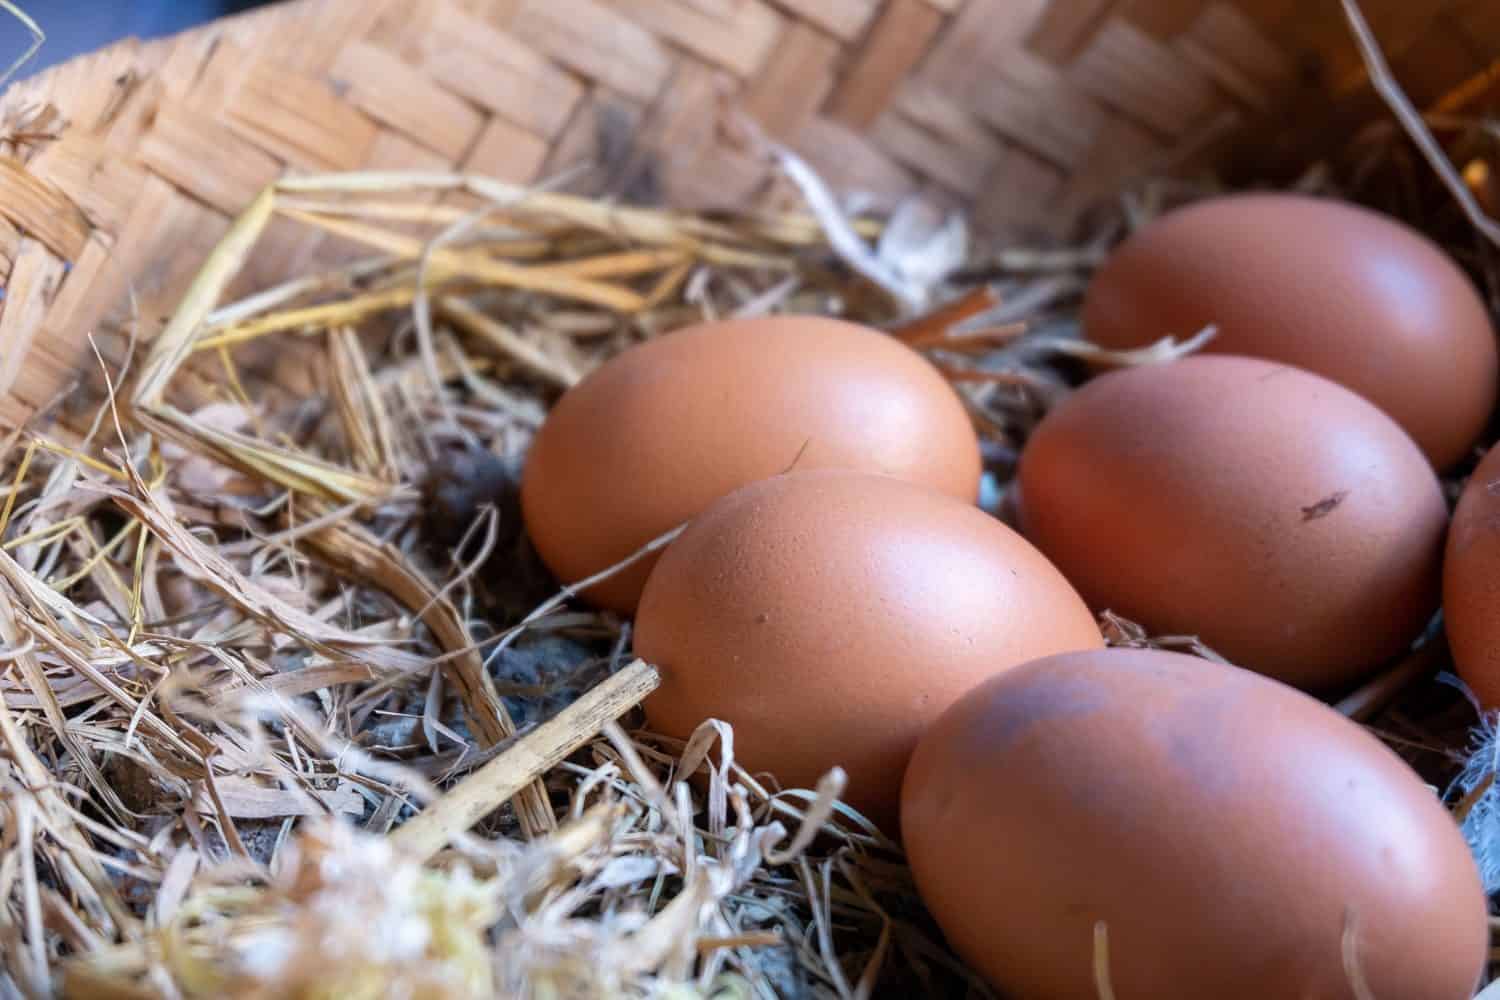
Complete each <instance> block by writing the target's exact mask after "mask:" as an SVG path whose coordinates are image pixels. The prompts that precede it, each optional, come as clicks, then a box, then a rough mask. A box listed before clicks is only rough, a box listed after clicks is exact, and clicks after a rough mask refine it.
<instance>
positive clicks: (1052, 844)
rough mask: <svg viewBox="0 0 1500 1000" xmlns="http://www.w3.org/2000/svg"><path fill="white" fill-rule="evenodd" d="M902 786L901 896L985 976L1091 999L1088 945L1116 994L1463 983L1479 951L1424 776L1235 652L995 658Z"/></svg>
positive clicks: (1059, 997) (1421, 988) (1057, 997)
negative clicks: (904, 891) (987, 676)
mask: <svg viewBox="0 0 1500 1000" xmlns="http://www.w3.org/2000/svg"><path fill="white" fill-rule="evenodd" d="M901 806H902V816H901V829H902V834H903V838H904V841H905V846H906V850H907V854H908V856H909V858H910V861H911V866H912V872H913V874H914V876H915V878H916V882H917V888H918V889H919V890H920V892H921V894H922V897H923V899H924V900H925V901H926V902H927V904H928V906H929V908H930V909H931V910H932V913H933V915H934V916H935V917H936V918H937V920H938V923H939V924H940V925H941V926H942V929H943V931H944V933H945V935H946V936H947V938H948V940H949V942H950V943H951V944H952V945H953V947H954V948H955V949H956V950H957V951H958V953H959V954H960V955H961V956H963V957H964V958H965V959H966V960H967V961H968V962H969V963H970V964H971V965H972V966H973V967H974V968H975V969H977V970H978V971H979V972H980V973H981V974H983V975H984V976H985V978H987V979H988V980H989V981H990V982H991V983H992V984H993V985H994V986H995V987H996V988H997V989H999V990H1002V991H1004V995H1006V996H1014V997H1026V998H1028V1000H1094V998H1096V997H1098V996H1099V995H1100V993H1099V992H1098V990H1097V986H1096V979H1095V971H1094V970H1095V965H1096V961H1097V959H1098V956H1099V955H1100V953H1101V951H1105V952H1106V953H1107V965H1108V972H1109V980H1110V983H1111V985H1112V986H1113V989H1114V995H1115V996H1117V997H1120V998H1121V1000H1135V998H1142V1000H1144V998H1148V997H1151V998H1158V997H1160V998H1165V997H1193V998H1199V997H1205V998H1206V997H1213V998H1215V1000H1266V998H1269V997H1287V998H1292V997H1299V998H1320V1000H1335V998H1337V1000H1346V998H1347V1000H1355V998H1356V997H1357V996H1361V995H1362V996H1367V997H1390V998H1393V1000H1394V998H1396V997H1400V998H1402V1000H1468V998H1469V997H1471V996H1472V995H1473V989H1474V986H1475V984H1476V983H1477V981H1478V978H1479V975H1480V972H1481V970H1482V969H1483V968H1484V965H1485V961H1486V958H1487V952H1488V945H1489V929H1488V922H1487V907H1486V901H1485V897H1484V893H1483V891H1482V889H1481V887H1480V883H1479V873H1478V871H1477V869H1476V867H1475V865H1474V861H1473V859H1472V858H1471V856H1470V854H1469V850H1468V846H1467V845H1466V844H1465V842H1464V839H1463V837H1462V836H1461V835H1460V834H1459V832H1458V828H1457V826H1456V824H1455V823H1454V822H1453V819H1452V818H1451V816H1450V815H1449V814H1448V812H1447V810H1445V809H1444V808H1443V806H1442V804H1441V803H1440V802H1439V801H1438V799H1437V797H1436V796H1435V795H1434V794H1433V793H1432V792H1431V791H1430V790H1429V789H1428V788H1427V787H1426V786H1425V785H1424V784H1423V783H1422V781H1421V780H1420V779H1419V778H1418V777H1417V775H1416V774H1415V773H1414V772H1413V771H1412V770H1411V769H1410V768H1408V767H1407V766H1406V764H1405V763H1404V762H1402V761H1401V759H1400V758H1398V757H1397V756H1396V755H1395V754H1393V753H1392V752H1391V751H1389V750H1388V749H1386V747H1385V746H1384V745H1383V744H1381V743H1380V741H1378V740H1377V739H1375V738H1374V737H1373V736H1371V735H1370V734H1369V733H1367V732H1366V731H1365V730H1364V729H1362V728H1361V727H1359V726H1358V725H1356V724H1354V723H1352V722H1350V721H1349V720H1347V719H1345V718H1344V717H1343V716H1341V715H1339V714H1338V713H1337V712H1335V711H1333V710H1332V709H1330V708H1328V707H1326V706H1325V705H1323V704H1321V703H1319V702H1317V701H1315V700H1313V699H1312V698H1309V697H1307V696H1306V695H1303V694H1301V693H1300V692H1297V691H1295V690H1293V689H1292V688H1289V687H1287V686H1285V685H1283V684H1279V683H1277V682H1275V681H1272V680H1269V679H1267V678H1264V677H1259V676H1257V675H1255V674H1252V673H1250V672H1248V671H1244V670H1239V669H1236V668H1234V667H1226V666H1221V665H1219V664H1216V663H1211V662H1208V661H1205V660H1198V659H1194V658H1192V657H1188V656H1183V655H1181V654H1177V653H1165V652H1159V651H1155V650H1126V649H1111V650H1102V651H1101V650H1096V651H1091V652H1081V653H1067V654H1062V655H1059V656H1052V657H1048V658H1046V659H1043V660H1039V661H1037V662H1034V663H1029V664H1025V665H1022V666H1017V667H1014V668H1012V669H1009V670H1006V671H1004V672H1002V673H1000V674H999V675H998V676H996V677H994V678H992V679H991V680H989V681H986V682H985V683H984V684H982V685H980V686H979V687H977V688H975V689H974V690H972V691H970V692H969V693H968V694H967V695H965V696H964V697H963V698H962V699H960V700H959V701H958V702H957V703H956V704H955V705H954V706H953V707H952V708H950V709H949V710H948V711H947V712H945V713H944V714H943V715H942V716H941V717H940V718H939V719H938V720H937V721H936V722H935V723H934V724H933V725H932V726H931V727H930V728H929V730H928V732H927V734H926V735H925V736H924V737H923V739H922V741H921V743H920V745H919V746H918V748H917V750H916V752H915V754H914V755H913V757H912V759H911V765H910V767H909V768H908V769H907V773H906V781H905V785H904V788H903V793H902V802H901ZM1101 942H1102V944H1101ZM1356 975H1357V976H1358V977H1359V978H1360V979H1361V980H1362V981H1363V982H1364V984H1365V986H1366V988H1367V992H1365V993H1363V994H1358V993H1356V991H1355V989H1354V987H1353V986H1351V977H1352V976H1356Z"/></svg>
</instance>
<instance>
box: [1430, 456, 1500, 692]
mask: <svg viewBox="0 0 1500 1000" xmlns="http://www.w3.org/2000/svg"><path fill="white" fill-rule="evenodd" d="M1443 619H1444V626H1445V627H1446V629H1447V631H1448V646H1449V648H1450V649H1451V650H1452V651H1453V662H1454V666H1455V667H1456V668H1457V669H1458V675H1459V676H1460V677H1461V678H1463V680H1464V682H1465V683H1466V684H1468V685H1469V687H1470V689H1471V690H1472V691H1473V692H1474V694H1475V696H1476V697H1478V698H1479V700H1480V701H1481V702H1483V703H1484V705H1485V706H1486V707H1488V708H1500V448H1493V449H1491V450H1490V452H1489V454H1487V455H1485V457H1484V461H1482V462H1480V463H1479V467H1478V468H1477V469H1475V470H1474V473H1473V475H1471V476H1470V477H1469V481H1468V483H1467V484H1466V485H1465V486H1464V491H1463V494H1462V495H1461V496H1460V497H1459V499H1458V507H1457V508H1456V509H1455V510H1454V512H1453V525H1452V527H1451V528H1449V530H1448V550H1447V558H1446V559H1445V560H1444V561H1443Z"/></svg>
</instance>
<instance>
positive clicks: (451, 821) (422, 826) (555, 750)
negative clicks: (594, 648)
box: [390, 659, 661, 861]
mask: <svg viewBox="0 0 1500 1000" xmlns="http://www.w3.org/2000/svg"><path fill="white" fill-rule="evenodd" d="M660 683H661V675H660V674H658V673H657V670H656V668H655V667H653V666H652V665H651V664H649V663H647V662H646V661H644V660H639V659H638V660H633V661H631V662H630V663H629V664H627V665H626V666H625V667H624V668H623V669H622V670H621V671H620V672H619V673H617V674H615V675H613V676H612V677H609V678H607V679H606V680H604V681H603V682H601V683H600V684H598V685H596V686H595V687H593V688H591V689H590V690H588V691H587V692H585V693H584V695H583V696H582V697H581V698H579V699H578V700H577V701H575V702H574V703H573V704H571V705H569V706H568V707H567V708H565V709H563V710H562V711H561V712H559V713H557V714H556V715H555V716H553V717H552V718H550V719H548V720H547V721H546V722H544V723H542V724H541V725H539V726H537V727H536V728H535V729H533V730H532V731H531V732H529V733H527V734H526V735H524V736H522V737H520V738H519V739H518V740H516V742H515V743H513V744H512V745H511V746H510V747H509V748H508V749H506V750H505V751H504V752H503V753H501V754H500V755H499V756H498V757H496V758H495V759H494V760H492V761H490V762H489V763H488V764H485V765H484V766H483V767H481V768H480V769H479V770H477V771H475V772H474V773H473V774H471V775H469V776H468V777H467V778H464V779H463V780H462V781H460V782H459V783H458V784H456V785H454V786H453V787H452V788H451V789H449V790H448V792H447V793H446V794H444V795H443V797H442V798H440V799H438V800H437V801H436V802H433V803H432V804H431V805H430V806H428V807H427V808H426V809H424V810H423V811H422V812H420V813H418V814H417V815H416V816H415V817H413V818H412V819H410V820H408V821H407V822H406V824H405V825H403V826H401V827H399V828H398V829H396V830H395V831H394V832H392V833H391V834H390V839H391V843H392V844H393V845H394V846H395V847H396V848H397V849H398V850H400V851H402V852H403V853H406V854H408V855H411V856H413V857H416V858H418V859H420V860H423V861H425V860H427V859H428V858H431V857H432V856H433V855H435V854H436V853H437V852H438V851H441V850H442V849H443V848H444V847H445V846H447V845H448V843H449V842H450V841H451V840H453V838H454V837H456V836H458V835H459V834H461V833H463V832H464V831H466V830H468V829H469V828H470V827H472V826H473V825H474V824H475V823H478V822H479V821H480V820H481V819H483V818H484V817H485V816H487V815H488V814H489V813H491V812H493V811H494V810H496V809H498V808H499V807H500V806H501V805H502V804H504V803H505V802H508V801H509V800H510V799H511V798H512V797H513V796H515V795H516V794H517V793H518V792H520V790H521V789H523V788H525V787H526V786H527V785H529V784H530V783H531V782H532V781H534V780H536V779H538V778H540V777H541V776H542V775H544V774H545V773H546V772H547V771H549V770H551V769H552V768H553V767H555V766H556V765H557V764H559V763H561V761H562V760H563V758H565V757H567V756H568V754H570V753H572V752H573V751H574V750H577V749H578V748H579V747H581V746H583V744H585V743H587V742H588V741H589V740H591V739H593V738H594V737H595V736H597V735H599V732H600V730H602V729H603V728H604V726H605V724H606V723H609V722H613V721H614V720H616V719H618V718H619V717H620V716H622V715H624V714H625V713H626V712H628V711H630V710H631V709H632V708H634V707H635V706H636V705H639V704H640V703H641V702H642V701H643V700H644V699H645V697H646V696H647V695H648V694H650V693H651V692H652V691H654V690H656V687H657V685H658V684H660Z"/></svg>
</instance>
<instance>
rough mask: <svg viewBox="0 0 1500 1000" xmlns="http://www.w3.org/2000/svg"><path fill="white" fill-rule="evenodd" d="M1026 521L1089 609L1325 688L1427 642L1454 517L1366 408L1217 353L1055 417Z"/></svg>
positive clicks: (1028, 487) (1391, 432) (1124, 376)
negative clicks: (1191, 638) (1189, 638)
mask: <svg viewBox="0 0 1500 1000" xmlns="http://www.w3.org/2000/svg"><path fill="white" fill-rule="evenodd" d="M1020 517H1021V523H1022V526H1023V530H1024V531H1025V533H1026V536H1027V537H1028V538H1030V539H1031V540H1032V541H1033V542H1034V543H1035V544H1036V546H1037V547H1038V548H1039V549H1041V550H1042V552H1043V553H1045V554H1046V555H1047V557H1048V558H1050V559H1051V560H1052V561H1053V562H1054V563H1056V564H1057V566H1058V568H1059V569H1061V570H1062V571H1063V573H1064V574H1065V575H1066V576H1067V577H1068V579H1069V580H1071V581H1072V582H1073V585H1074V586H1076V587H1077V588H1078V590H1079V592H1080V593H1082V594H1083V596H1084V598H1085V599H1086V600H1087V601H1088V602H1089V603H1090V605H1091V606H1092V607H1094V608H1095V609H1096V610H1103V609H1106V608H1108V609H1111V610H1113V611H1116V612H1119V613H1120V614H1123V615H1125V616H1126V617H1127V618H1131V619H1134V620H1135V621H1138V622H1140V623H1141V624H1142V625H1144V626H1146V627H1147V628H1148V629H1150V630H1151V631H1153V632H1156V633H1158V634H1162V633H1172V634H1196V635H1200V636H1202V638H1203V639H1204V641H1205V642H1207V643H1208V644H1209V645H1210V646H1212V647H1213V648H1214V649H1216V650H1218V651H1219V652H1220V653H1222V654H1223V655H1224V656H1226V657H1228V658H1229V659H1230V660H1232V661H1234V662H1235V663H1237V664H1239V665H1240V666H1243V667H1248V668H1250V669H1253V670H1258V671H1260V672H1262V673H1266V674H1270V675H1271V676H1273V677H1277V678H1279V679H1281V680H1284V681H1287V682H1289V683H1293V684H1296V685H1297V686H1299V687H1307V688H1314V689H1320V690H1321V689H1328V688H1332V687H1335V686H1337V685H1339V684H1342V683H1345V682H1348V681H1351V680H1353V679H1356V678H1358V677H1359V676H1360V675H1361V674H1362V673H1364V672H1366V671H1368V670H1371V669H1373V668H1375V667H1377V666H1379V665H1380V664H1381V663H1382V662H1383V661H1385V660H1387V659H1389V658H1391V657H1393V656H1396V655H1398V654H1400V653H1401V652H1403V651H1404V650H1405V649H1406V648H1407V646H1408V644H1409V643H1410V642H1411V641H1412V640H1413V639H1414V638H1416V636H1417V635H1418V634H1419V633H1420V632H1421V630H1422V628H1423V626H1424V625H1425V624H1426V623H1427V621H1428V619H1429V618H1430V617H1431V615H1432V613H1433V612H1434V611H1435V610H1436V608H1437V601H1438V593H1439V589H1440V579H1441V559H1442V547H1443V535H1444V531H1445V529H1446V522H1447V511H1446V508H1445V506H1444V503H1443V497H1442V492H1441V490H1440V488H1439V486H1438V482H1437V478H1436V476H1435V475H1434V474H1433V472H1432V468H1431V466H1429V465H1428V464H1427V462H1426V461H1425V460H1424V459H1423V457H1422V454H1421V452H1419V451H1418V450H1417V448H1416V446H1415V445H1414V444H1413V443H1412V441H1411V439H1410V438H1409V437H1407V436H1406V434H1405V433H1403V432H1402V430H1401V428H1399V427H1398V426H1396V424H1395V423H1394V422H1392V421H1391V419H1390V418H1389V417H1387V416H1386V415H1385V414H1383V413H1381V412H1380V411H1379V410H1378V409H1376V408H1375V407H1374V406H1373V405H1372V404H1370V403H1368V402H1366V401H1365V400H1364V399H1362V398H1360V397H1359V396H1356V395H1355V394H1354V393H1352V392H1350V391H1349V390H1348V389H1345V388H1343V387H1342V386H1339V385H1336V384H1335V383H1333V382H1330V381H1328V380H1327V379H1325V378H1321V377H1319V376H1317V375H1312V374H1309V373H1307V372H1304V371H1301V370H1299V369H1296V368H1292V367H1289V366H1287V365H1278V364H1274V363H1272V362H1268V361H1260V360H1254V359H1250V358H1236V357H1228V356H1224V355H1215V356H1203V357H1195V358H1189V359H1187V360H1184V361H1179V362H1176V363H1173V364H1166V365H1156V366H1147V367H1142V368H1135V369H1132V370H1128V371H1121V372H1115V373H1113V374H1109V375H1105V376H1103V377H1101V378H1097V379H1095V380H1094V381H1092V382H1090V383H1088V384H1087V385H1085V386H1084V387H1083V388H1082V389H1081V390H1079V391H1078V392H1077V393H1075V394H1074V395H1073V396H1072V397H1070V398H1069V399H1067V400H1066V401H1064V402H1063V403H1062V404H1061V405H1060V406H1058V407H1057V408H1056V409H1055V410H1053V411H1052V412H1051V413H1050V414H1048V416H1047V417H1046V419H1045V420H1043V421H1042V423H1041V424H1040V425H1039V426H1038V428H1037V430H1036V432H1035V433H1034V434H1033V435H1032V437H1031V440H1030V441H1029V442H1028V443H1027V446H1026V450H1025V452H1024V454H1023V455H1022V457H1021V465H1020Z"/></svg>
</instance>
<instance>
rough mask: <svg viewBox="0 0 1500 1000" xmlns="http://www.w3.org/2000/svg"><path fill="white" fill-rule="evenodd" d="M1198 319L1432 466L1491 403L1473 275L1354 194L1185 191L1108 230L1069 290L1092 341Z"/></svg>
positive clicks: (1463, 445) (1491, 381)
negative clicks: (1099, 255) (1137, 224)
mask: <svg viewBox="0 0 1500 1000" xmlns="http://www.w3.org/2000/svg"><path fill="white" fill-rule="evenodd" d="M1209 323H1213V324H1216V325H1217V327H1218V334H1217V336H1216V337H1215V338H1214V339H1213V340H1212V341H1211V342H1210V343H1209V345H1208V350H1210V351H1214V352H1222V353H1225V354H1243V355H1249V356H1252V357H1261V358H1266V359H1268V360H1272V361H1281V362H1285V363H1287V364H1292V365H1296V366H1297V367H1299V368H1305V369H1307V370H1308V371H1311V372H1316V373H1317V374H1319V375H1323V376H1325V377H1327V378H1330V379H1333V380H1334V381H1335V382H1338V383H1340V384H1342V385H1344V386H1347V387H1348V388H1350V389H1353V390H1354V391H1355V392H1357V393H1359V394H1360V395H1362V396H1364V397H1365V398H1366V399H1369V400H1370V401H1371V402H1373V403H1375V405H1377V406H1379V407H1380V408H1381V409H1383V410H1385V412H1386V413H1388V414H1390V416H1392V417H1393V418H1394V419H1395V420H1396V422H1397V423H1399V424H1400V425H1401V426H1402V427H1404V428H1405V429H1406V431H1407V433H1409V434H1410V435H1411V436H1412V437H1413V438H1414V439H1415V440H1416V442H1417V444H1418V445H1420V446H1421V448H1422V450H1423V452H1424V453H1425V454H1426V455H1427V457H1428V458H1429V459H1430V460H1431V461H1432V463H1433V464H1434V465H1435V466H1437V467H1438V468H1446V467H1448V466H1450V465H1452V464H1453V463H1454V462H1456V461H1457V460H1458V459H1460V458H1462V457H1463V456H1464V454H1465V453H1466V452H1467V450H1468V449H1469V447H1470V446H1471V445H1472V444H1473V443H1474V440H1475V438H1476V437H1478V436H1479V433H1480V431H1481V430H1482V429H1483V428H1484V426H1485V422H1486V420H1487V419H1488V417H1489V415H1490V412H1491V411H1492V410H1493V409H1494V407H1495V395H1496V372H1497V362H1496V348H1495V333H1494V330H1493V329H1492V327H1491V324H1490V319H1489V316H1488V314H1487V312H1486V310H1485V306H1484V302H1483V301H1482V300H1481V299H1480V297H1479V293H1478V292H1477V290H1476V289H1475V288H1474V286H1473V284H1472V283H1471V282H1470V281H1469V279H1468V278H1467V277H1466V276H1465V275H1464V273H1463V272H1462V271H1460V270H1459V268H1458V266H1457V265H1456V264H1454V262H1453V261H1452V260H1451V259H1450V258H1449V257H1448V256H1447V255H1446V254H1445V253H1444V252H1443V251H1442V250H1441V249H1440V248H1439V247H1438V246H1437V245H1436V244H1434V243H1432V242H1431V241H1430V240H1428V239H1427V238H1426V237H1425V236H1423V235H1421V234H1420V233H1418V232H1416V231H1415V230H1413V229H1411V228H1409V227H1407V226H1405V225H1403V224H1401V223H1399V222H1397V221H1396V220H1394V219H1391V218H1388V217H1387V216H1384V215H1380V214H1378V213H1376V212H1372V211H1369V210H1368V209H1364V208H1360V207H1358V206H1355V205H1350V204H1347V203H1344V202H1338V201H1332V200H1328V199H1322V198H1312V197H1307V196H1302V195H1291V194H1241V195H1233V196H1229V197H1222V198H1212V199H1208V200H1205V201H1201V202H1197V203H1194V204H1192V205H1189V206H1187V207H1185V208H1181V209H1178V210H1176V211H1173V212H1169V213H1168V214H1166V215H1165V216H1163V217H1162V218H1160V219H1158V220H1156V221H1155V222H1153V223H1150V224H1149V225H1147V226H1145V227H1144V228H1142V229H1141V230H1140V231H1139V232H1137V233H1136V234H1135V235H1133V236H1131V237H1130V238H1129V239H1127V240H1126V241H1125V242H1124V243H1123V244H1121V245H1120V247H1119V248H1118V249H1117V250H1115V252H1114V253H1113V254H1112V255H1111V256H1110V257H1109V259H1108V260H1107V261H1106V263H1105V264H1104V266H1103V267H1102V268H1101V269H1100V270H1099V272H1098V274H1097V275H1095V277H1094V279H1093V282H1092V283H1091V284H1090V286H1089V288H1088V292H1087V295H1086V297H1085V301H1084V308H1083V326H1084V331H1085V333H1086V334H1087V336H1088V337H1089V339H1091V340H1093V341H1095V342H1097V343H1099V344H1102V345H1104V346H1106V347H1115V348H1121V347H1137V346H1141V345H1143V344H1147V343H1150V342H1151V341H1154V340H1157V339H1159V338H1161V337H1164V336H1167V335H1168V334H1172V335H1177V336H1188V335H1191V334H1193V333H1196V332H1197V331H1198V330H1199V329H1201V328H1202V327H1204V326H1205V325H1207V324H1209ZM1439 386H1441V389H1440V390H1439V389H1437V388H1436V387H1439Z"/></svg>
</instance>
